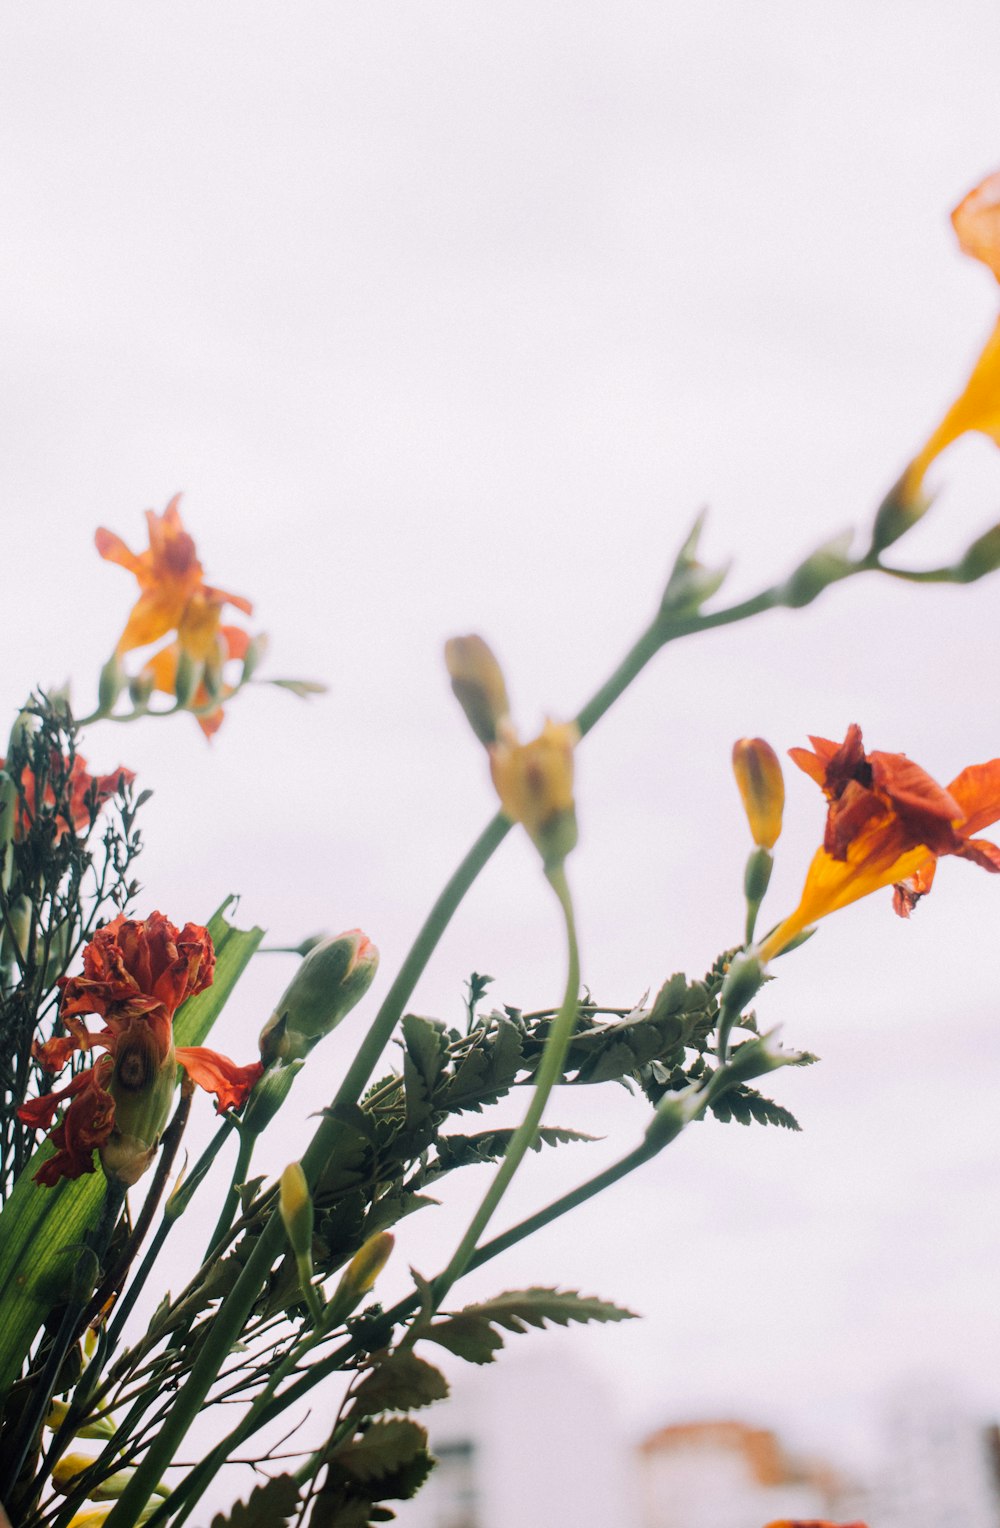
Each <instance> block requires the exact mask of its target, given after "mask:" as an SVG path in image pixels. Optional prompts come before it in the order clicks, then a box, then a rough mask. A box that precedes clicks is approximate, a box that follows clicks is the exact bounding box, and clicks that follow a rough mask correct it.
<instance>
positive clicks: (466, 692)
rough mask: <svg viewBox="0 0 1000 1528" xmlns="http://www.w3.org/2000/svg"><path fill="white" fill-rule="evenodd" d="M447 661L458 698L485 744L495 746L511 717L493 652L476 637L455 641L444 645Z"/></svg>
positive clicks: (452, 685)
mask: <svg viewBox="0 0 1000 1528" xmlns="http://www.w3.org/2000/svg"><path fill="white" fill-rule="evenodd" d="M444 661H445V663H446V665H447V668H448V673H449V674H450V675H451V687H452V689H453V690H454V692H455V698H456V700H457V701H458V703H459V705H460V706H461V707H462V710H463V711H464V712H465V714H466V717H467V718H468V721H469V725H470V726H471V728H472V730H473V732H474V733H475V734H476V737H477V738H478V739H479V741H480V742H481V743H484V744H485V745H486V746H487V747H489V746H490V744H491V743H495V742H496V741H497V739H498V737H499V736H500V735H501V733H502V732H503V725H504V723H505V722H506V721H507V718H508V717H509V715H510V701H509V699H508V698H507V686H506V684H505V683H504V677H503V673H502V671H501V668H500V665H499V663H498V662H497V660H496V658H495V657H494V656H493V653H492V651H491V649H490V648H489V647H488V646H487V644H486V643H485V642H484V641H483V639H482V637H479V636H476V635H475V633H473V634H472V635H470V636H468V637H452V638H451V639H450V640H449V641H448V642H446V643H445V645H444Z"/></svg>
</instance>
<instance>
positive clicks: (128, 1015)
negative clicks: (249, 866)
mask: <svg viewBox="0 0 1000 1528" xmlns="http://www.w3.org/2000/svg"><path fill="white" fill-rule="evenodd" d="M214 969H215V951H214V949H213V948H212V941H211V939H210V937H209V935H208V931H207V930H206V929H204V928H202V927H200V926H199V925H198V924H196V923H187V924H185V925H184V928H183V929H180V930H179V929H177V928H176V927H175V926H174V924H172V923H171V922H170V920H169V919H168V918H165V917H164V916H163V914H162V913H159V912H156V913H153V914H151V916H150V917H149V918H147V919H145V920H140V919H135V918H126V917H125V915H124V913H122V914H119V916H118V917H117V918H115V919H114V920H113V921H112V922H111V923H109V924H108V925H107V926H106V927H105V928H102V929H100V930H99V931H98V932H97V934H95V936H94V938H93V939H92V940H91V942H90V944H89V945H88V946H87V948H86V950H85V951H84V956H83V974H82V975H80V976H71V977H63V978H62V980H61V982H60V986H61V988H62V1019H63V1022H64V1024H65V1025H66V1028H67V1029H68V1030H69V1034H68V1035H67V1036H60V1037H59V1038H57V1039H55V1040H50V1041H49V1042H48V1043H47V1044H45V1045H36V1046H35V1048H34V1055H35V1059H36V1060H37V1061H38V1062H39V1063H40V1064H41V1065H42V1066H43V1067H44V1068H45V1069H46V1070H47V1071H57V1070H59V1068H61V1067H62V1066H64V1065H65V1064H66V1062H67V1061H68V1060H69V1059H70V1057H71V1056H72V1055H73V1054H74V1053H75V1051H77V1050H81V1051H83V1050H90V1049H91V1048H92V1047H98V1048H100V1049H102V1050H104V1051H106V1052H107V1054H106V1055H103V1056H100V1057H99V1058H98V1059H97V1061H96V1062H95V1063H94V1065H93V1066H92V1067H89V1068H88V1069H87V1070H86V1071H83V1072H80V1073H78V1074H77V1076H76V1077H74V1078H73V1080H72V1081H71V1082H70V1083H69V1085H68V1086H67V1087H65V1088H62V1089H61V1090H59V1091H57V1092H54V1093H48V1094H45V1095H44V1096H43V1097H41V1098H36V1099H33V1100H31V1101H30V1102H29V1103H26V1104H23V1105H22V1106H21V1107H20V1108H19V1109H18V1116H19V1118H20V1119H22V1120H23V1121H24V1122H25V1124H28V1125H33V1126H34V1127H35V1128H36V1129H47V1128H48V1127H49V1126H50V1125H51V1123H52V1120H53V1118H54V1117H55V1113H56V1110H57V1108H58V1106H59V1104H60V1103H61V1102H62V1101H63V1100H64V1099H70V1100H71V1101H70V1103H69V1105H68V1107H67V1109H66V1112H65V1114H64V1115H63V1118H62V1121H61V1122H60V1124H59V1125H57V1126H56V1128H55V1130H54V1131H53V1132H52V1135H51V1137H50V1139H51V1140H52V1142H53V1144H54V1145H55V1146H56V1147H57V1148H58V1149H57V1152H56V1155H55V1156H54V1157H51V1158H50V1159H49V1160H48V1161H47V1162H46V1163H44V1164H43V1166H42V1167H41V1168H40V1170H39V1171H38V1173H36V1175H35V1176H36V1180H37V1181H38V1182H40V1183H45V1184H48V1185H51V1184H53V1183H55V1182H56V1181H57V1180H58V1179H59V1178H60V1177H65V1178H78V1177H79V1176H80V1175H81V1174H82V1173H88V1172H93V1171H94V1158H93V1153H94V1148H95V1146H96V1147H102V1148H103V1147H107V1146H108V1145H109V1143H111V1144H112V1145H117V1148H118V1156H117V1157H116V1161H120V1159H121V1157H122V1154H123V1152H125V1154H127V1151H131V1152H132V1154H133V1156H134V1157H135V1159H136V1165H137V1166H138V1170H137V1171H136V1172H135V1176H136V1177H138V1176H139V1174H140V1173H141V1172H142V1171H143V1170H144V1168H145V1166H146V1165H148V1161H149V1160H150V1159H151V1157H152V1153H153V1151H154V1150H155V1147H156V1142H157V1140H158V1138H159V1132H160V1129H161V1128H162V1118H159V1113H161V1112H162V1111H161V1110H160V1104H161V1103H162V1104H163V1108H164V1109H165V1108H166V1106H167V1104H168V1102H169V1097H170V1094H171V1093H172V1091H173V1086H174V1081H175V1078H176V1072H175V1064H176V1063H179V1064H180V1065H181V1066H182V1067H183V1068H184V1069H185V1071H186V1072H187V1073H188V1075H189V1077H190V1078H191V1080H192V1082H194V1083H196V1084H197V1085H198V1086H199V1087H202V1088H205V1089H206V1090H207V1091H209V1092H212V1093H214V1094H215V1095H216V1099H217V1107H218V1109H219V1110H220V1111H221V1110H223V1109H234V1108H239V1107H241V1105H242V1104H243V1103H244V1102H245V1100H246V1098H247V1095H248V1094H249V1092H250V1090H251V1088H252V1087H253V1086H254V1084H255V1083H256V1081H257V1080H258V1078H259V1077H260V1076H261V1074H262V1072H263V1067H262V1066H261V1064H260V1063H259V1062H255V1063H254V1064H253V1065H251V1066H245V1067H240V1066H237V1065H236V1063H235V1062H233V1061H230V1060H229V1058H228V1057H227V1056H222V1055H220V1054H219V1053H218V1052H217V1051H212V1050H208V1049H207V1048H206V1047H204V1046H182V1047H180V1048H179V1049H176V1050H175V1048H174V1042H173V1017H174V1014H175V1013H176V1011H177V1009H178V1008H179V1007H180V1005H181V1004H182V1003H183V1002H184V1001H185V1000H186V999H187V998H189V997H193V996H194V995H195V994H196V993H198V992H202V991H204V989H205V988H206V987H208V986H210V985H211V982H212V975H213V972H214ZM84 1014H97V1015H98V1016H99V1017H100V1018H102V1019H103V1020H104V1025H105V1027H104V1028H103V1029H102V1030H100V1031H99V1032H97V1033H92V1032H91V1031H90V1030H88V1029H87V1027H86V1025H85V1023H84V1021H83V1018H82V1015H84ZM154 1104H155V1107H154ZM146 1105H149V1107H146ZM144 1108H145V1113H143V1109H144ZM150 1109H152V1110H153V1114H154V1115H156V1116H157V1118H156V1119H155V1120H154V1121H153V1123H152V1124H151V1123H150V1118H151V1116H150ZM137 1121H138V1124H137ZM126 1127H127V1128H126ZM150 1136H151V1137H152V1139H149V1137H150ZM126 1141H127V1142H128V1143H129V1145H128V1148H127V1151H126V1148H124V1147H123V1146H122V1143H123V1142H126ZM133 1142H135V1143H136V1144H135V1147H134V1149H133V1146H132V1144H131V1143H133ZM140 1159H141V1165H138V1164H139V1162H140ZM129 1170H131V1168H130V1169H129Z"/></svg>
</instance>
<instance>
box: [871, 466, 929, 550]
mask: <svg viewBox="0 0 1000 1528" xmlns="http://www.w3.org/2000/svg"><path fill="white" fill-rule="evenodd" d="M930 506H931V501H930V499H929V498H927V497H926V495H925V494H924V493H923V492H922V491H921V489H920V485H919V483H917V484H914V482H913V475H912V474H911V472H910V471H909V469H907V471H906V472H904V473H903V476H902V477H901V478H900V479H899V481H898V483H894V484H893V485H892V487H891V488H890V489H889V492H888V493H887V494H886V496H885V498H884V499H883V500H882V502H881V504H880V505H879V507H878V510H877V511H876V514H875V524H874V526H873V527H872V544H871V550H872V552H874V553H876V554H878V553H879V552H884V551H885V549H886V547H890V546H892V544H893V542H895V541H898V540H899V538H900V537H901V536H905V535H906V533H907V531H911V530H912V529H913V527H914V526H915V525H916V524H917V522H918V520H922V519H923V517H924V515H925V514H926V513H927V511H928V510H929V509H930Z"/></svg>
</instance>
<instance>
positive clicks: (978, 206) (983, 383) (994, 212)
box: [897, 172, 1000, 504]
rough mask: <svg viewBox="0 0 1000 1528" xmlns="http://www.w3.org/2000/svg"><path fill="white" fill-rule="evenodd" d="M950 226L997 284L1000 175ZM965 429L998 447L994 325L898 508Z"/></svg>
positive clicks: (999, 343)
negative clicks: (983, 436)
mask: <svg viewBox="0 0 1000 1528" xmlns="http://www.w3.org/2000/svg"><path fill="white" fill-rule="evenodd" d="M951 221H952V224H953V226H954V229H955V233H956V235H957V236H958V242H959V246H960V248H961V249H962V250H963V252H964V253H965V254H967V255H971V256H972V258H973V259H974V260H980V261H982V263H983V264H984V265H985V266H986V267H987V268H988V269H989V270H991V271H992V272H993V274H994V276H996V278H997V280H998V281H1000V172H996V173H994V174H992V175H988V176H987V177H986V179H985V180H984V181H982V182H981V183H980V184H979V185H978V186H976V187H975V188H974V189H973V190H972V191H970V192H969V194H968V196H966V197H965V198H964V199H963V200H962V201H961V202H959V204H958V206H957V207H956V208H955V210H954V212H953V213H952V215H951ZM970 430H974V431H979V432H980V433H981V434H983V435H988V436H990V438H991V439H992V440H994V441H996V442H997V443H998V444H1000V323H998V324H997V326H996V327H995V328H994V330H993V333H992V334H991V335H990V337H989V339H988V340H987V342H986V347H985V349H984V350H983V352H982V354H981V355H980V357H979V360H978V361H977V362H976V364H975V366H974V367H973V369H972V375H971V376H970V377H969V380H968V382H967V383H966V385H965V389H964V391H963V392H962V394H961V396H960V397H959V398H957V399H956V401H955V402H954V403H953V404H952V406H951V408H950V409H949V410H948V412H947V413H946V414H945V416H944V418H943V419H942V421H941V423H940V424H939V425H938V427H937V429H936V430H935V431H934V433H933V434H932V435H931V437H930V439H929V440H928V442H927V444H926V445H925V446H924V448H923V450H922V451H921V452H920V453H919V455H917V456H916V457H915V458H914V460H913V461H912V462H911V463H910V465H909V467H908V468H907V469H906V472H905V473H904V474H903V477H902V480H901V482H900V484H899V488H898V490H897V491H898V495H899V498H900V499H901V500H902V501H903V502H904V503H911V504H912V503H913V502H914V501H916V500H918V499H919V498H920V491H921V486H922V484H923V480H924V475H925V473H926V471H927V469H928V467H929V466H930V464H931V462H932V461H933V460H934V458H935V457H936V456H939V455H940V454H941V452H942V451H943V450H944V449H945V447H946V446H949V445H951V443H952V441H954V440H957V439H958V437H959V436H960V435H965V434H966V433H967V432H968V431H970Z"/></svg>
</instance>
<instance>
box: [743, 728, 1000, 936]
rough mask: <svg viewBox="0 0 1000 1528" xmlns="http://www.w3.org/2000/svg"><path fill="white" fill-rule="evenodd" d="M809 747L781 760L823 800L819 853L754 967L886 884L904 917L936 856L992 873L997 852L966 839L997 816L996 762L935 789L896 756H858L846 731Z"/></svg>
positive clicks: (858, 746)
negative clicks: (812, 925) (892, 889)
mask: <svg viewBox="0 0 1000 1528" xmlns="http://www.w3.org/2000/svg"><path fill="white" fill-rule="evenodd" d="M810 742H811V743H812V745H813V750H814V751H813V752H810V750H809V749H807V748H793V749H791V750H790V754H791V757H792V758H793V759H794V760H795V763H796V764H798V766H799V768H800V769H803V770H805V772H806V774H807V775H809V776H810V777H811V778H812V779H813V780H815V781H816V783H817V785H819V786H820V787H821V789H822V791H823V793H824V795H825V796H826V798H827V801H828V802H829V808H828V811H827V819H826V832H825V835H824V838H823V847H822V848H821V849H819V850H818V851H817V853H816V855H815V856H814V858H813V862H812V864H811V865H810V867H809V872H808V874H807V876H806V884H805V887H804V888H803V892H802V899H801V901H800V902H799V905H798V907H797V908H796V910H795V912H794V913H792V915H791V916H790V917H789V918H786V919H785V921H784V923H782V924H781V925H780V926H779V927H778V928H777V929H775V931H774V933H773V934H771V935H770V937H769V938H768V939H766V940H765V941H764V944H763V946H762V947H761V952H760V953H761V957H762V958H763V959H764V960H770V959H771V958H772V957H773V956H774V955H777V954H778V953H779V952H780V951H781V950H782V949H784V947H785V945H786V944H788V942H789V940H791V939H793V938H794V937H795V935H796V934H798V933H801V931H802V930H803V929H804V928H806V927H807V926H808V925H809V924H810V923H815V922H816V920H817V919H819V918H823V917H825V916H826V915H827V914H828V913H832V912H835V911H836V910H837V909H838V908H840V907H846V906H847V905H848V904H849V903H851V902H855V901H857V900H858V898H859V897H865V896H867V895H868V894H869V892H873V891H878V890H879V888H880V887H882V886H891V885H893V884H894V883H895V885H896V893H895V897H894V900H893V905H894V907H895V909H896V911H897V912H898V913H899V914H900V915H901V916H903V917H906V916H907V914H908V913H909V912H910V910H911V908H912V907H913V906H914V904H915V903H916V901H917V900H918V899H919V897H921V896H923V895H924V893H925V892H926V891H928V890H929V889H930V884H931V881H932V880H933V877H934V869H935V866H936V864H937V860H938V858H939V857H940V856H941V855H942V854H957V855H958V856H959V857H960V858H962V859H968V860H972V861H973V863H974V864H977V865H980V866H981V867H982V868H983V869H984V870H991V871H1000V849H998V848H997V846H996V845H995V844H992V843H989V842H988V841H987V840H986V839H982V838H973V837H972V835H973V834H974V833H976V832H978V831H979V829H980V828H983V827H986V825H987V824H988V823H991V822H995V821H996V820H997V819H998V818H1000V759H991V760H990V761H989V763H986V764H974V765H972V766H970V768H968V769H965V770H963V771H962V773H961V774H960V775H959V776H958V777H957V778H956V779H955V780H953V781H952V783H951V785H950V786H949V787H948V788H947V790H945V789H944V787H943V786H940V785H938V783H937V781H936V780H933V779H932V778H931V776H930V775H929V774H927V772H926V770H923V769H921V768H920V766H919V764H914V763H913V761H912V760H911V759H908V758H907V757H906V755H905V754H903V753H870V754H866V753H865V751H864V747H863V744H862V740H861V729H860V728H859V727H858V726H856V725H852V726H850V727H849V728H848V729H847V736H846V737H845V739H844V741H843V742H842V743H840V744H837V743H834V742H831V741H830V740H829V739H828V738H816V737H814V738H811V739H810Z"/></svg>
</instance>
